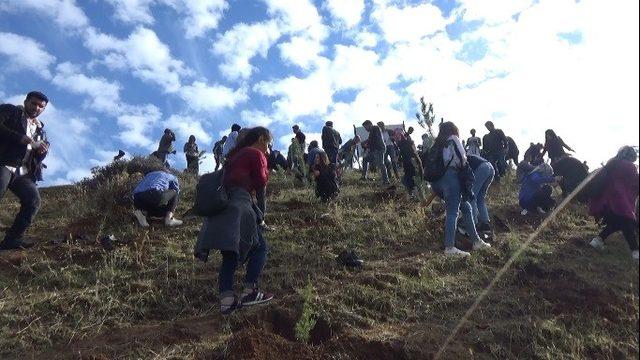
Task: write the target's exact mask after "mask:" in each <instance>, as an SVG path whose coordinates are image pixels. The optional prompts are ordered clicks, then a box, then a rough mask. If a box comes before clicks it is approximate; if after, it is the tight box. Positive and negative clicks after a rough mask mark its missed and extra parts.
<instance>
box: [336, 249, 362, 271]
mask: <svg viewBox="0 0 640 360" xmlns="http://www.w3.org/2000/svg"><path fill="white" fill-rule="evenodd" d="M336 260H337V261H338V263H339V264H340V265H344V266H348V267H361V266H362V264H363V263H364V261H362V260H361V259H360V258H358V254H356V252H355V251H353V250H351V251H347V250H344V251H342V252H341V253H340V255H338V258H337V259H336Z"/></svg>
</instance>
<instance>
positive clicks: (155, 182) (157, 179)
mask: <svg viewBox="0 0 640 360" xmlns="http://www.w3.org/2000/svg"><path fill="white" fill-rule="evenodd" d="M169 189H172V190H175V191H177V192H180V183H179V182H178V178H176V177H175V176H174V175H173V174H170V173H168V172H164V171H154V172H150V173H148V174H147V175H146V176H145V177H144V178H143V179H142V180H141V181H140V183H139V184H138V186H136V188H135V189H134V190H133V193H134V194H138V193H142V192H145V191H149V190H155V191H166V190H169Z"/></svg>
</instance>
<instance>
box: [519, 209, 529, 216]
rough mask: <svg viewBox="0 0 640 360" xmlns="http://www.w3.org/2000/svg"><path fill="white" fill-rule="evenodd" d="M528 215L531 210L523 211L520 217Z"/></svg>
mask: <svg viewBox="0 0 640 360" xmlns="http://www.w3.org/2000/svg"><path fill="white" fill-rule="evenodd" d="M527 214H529V210H527V209H523V210H522V211H521V212H520V215H522V216H527Z"/></svg>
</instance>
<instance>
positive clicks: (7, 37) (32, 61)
mask: <svg viewBox="0 0 640 360" xmlns="http://www.w3.org/2000/svg"><path fill="white" fill-rule="evenodd" d="M0 44H2V45H1V46H0V56H2V57H0V59H2V58H3V57H4V59H5V61H6V62H7V64H8V68H9V69H15V70H29V71H33V72H34V73H36V74H37V75H39V76H40V77H43V78H45V79H49V78H50V77H51V72H50V71H49V66H51V64H53V63H55V61H56V58H55V57H54V56H53V55H51V54H49V53H48V52H47V51H46V50H45V49H44V46H43V45H42V44H40V43H39V42H37V41H35V40H33V39H31V38H28V37H25V36H21V35H17V34H13V33H6V32H0Z"/></svg>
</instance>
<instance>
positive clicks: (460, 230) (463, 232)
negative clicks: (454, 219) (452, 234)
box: [458, 226, 469, 236]
mask: <svg viewBox="0 0 640 360" xmlns="http://www.w3.org/2000/svg"><path fill="white" fill-rule="evenodd" d="M458 233H460V235H462V236H469V233H468V232H467V230H465V229H464V228H463V227H461V226H458Z"/></svg>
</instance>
